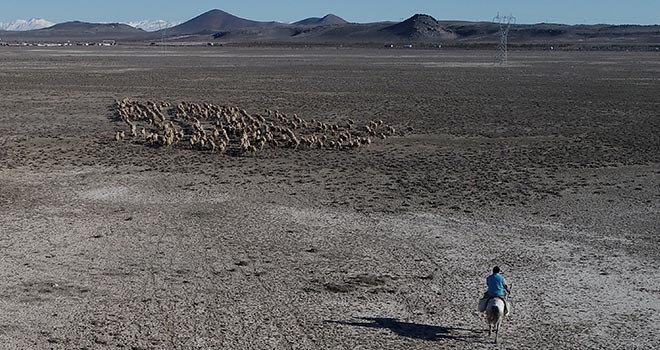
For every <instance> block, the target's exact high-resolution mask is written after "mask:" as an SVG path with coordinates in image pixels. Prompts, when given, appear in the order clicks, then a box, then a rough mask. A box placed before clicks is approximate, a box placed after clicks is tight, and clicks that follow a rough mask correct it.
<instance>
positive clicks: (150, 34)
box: [0, 10, 660, 45]
mask: <svg viewBox="0 0 660 350" xmlns="http://www.w3.org/2000/svg"><path fill="white" fill-rule="evenodd" d="M39 23H42V24H43V23H44V22H39V21H37V20H35V21H34V23H33V25H35V26H38V25H39ZM131 25H133V26H130V25H127V24H121V23H103V24H100V23H85V22H78V21H75V22H66V23H60V24H56V25H52V26H49V27H47V28H35V29H31V30H27V31H22V32H18V31H1V30H0V38H1V39H2V40H3V41H5V42H11V41H14V42H20V41H27V42H49V41H51V42H52V41H67V40H68V41H94V40H106V39H112V40H117V41H119V42H132V43H141V42H143V43H148V42H152V41H158V40H159V39H160V38H162V37H163V36H165V37H166V38H167V40H168V42H169V43H178V42H210V41H216V42H223V43H278V44H388V45H389V44H404V43H406V44H421V45H436V44H450V45H452V44H453V45H480V44H494V43H497V42H498V41H499V30H500V28H499V25H498V24H496V23H491V22H466V21H438V20H436V19H435V18H433V17H431V16H429V15H425V14H417V15H414V16H412V17H410V18H408V19H406V20H405V21H402V22H399V23H397V22H376V23H349V22H348V21H346V20H344V19H342V18H340V17H338V16H336V15H332V14H329V15H326V16H324V17H311V18H307V19H303V20H300V21H297V22H294V23H280V22H260V21H253V20H249V19H245V18H240V17H237V16H234V15H232V14H230V13H227V12H224V11H221V10H211V11H208V12H206V13H203V14H201V15H199V16H197V17H195V18H193V19H191V20H189V21H186V22H183V23H180V24H177V25H174V26H171V27H170V28H167V29H162V30H159V29H160V28H162V27H164V26H170V25H171V24H170V23H166V22H163V21H154V22H149V21H143V22H134V23H131ZM136 27H139V28H136ZM509 41H510V42H511V43H512V44H513V45H516V44H517V45H547V44H552V45H562V44H566V45H569V44H577V45H660V26H657V25H655V26H640V25H602V24H601V25H563V24H548V23H541V24H522V25H514V26H513V27H512V28H511V31H510V35H509Z"/></svg>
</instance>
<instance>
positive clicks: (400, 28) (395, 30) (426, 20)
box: [380, 14, 456, 41]
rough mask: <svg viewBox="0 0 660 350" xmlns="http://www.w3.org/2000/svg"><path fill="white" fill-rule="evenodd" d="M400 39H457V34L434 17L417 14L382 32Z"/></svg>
mask: <svg viewBox="0 0 660 350" xmlns="http://www.w3.org/2000/svg"><path fill="white" fill-rule="evenodd" d="M380 32H382V33H387V34H389V35H391V36H394V37H396V38H399V39H409V40H412V41H426V40H434V39H436V40H447V39H455V38H456V34H454V33H452V32H451V31H449V30H447V29H446V28H445V27H443V26H442V25H440V23H439V22H438V21H437V20H436V19H435V18H433V17H431V16H429V15H423V14H417V15H414V16H412V17H410V18H408V19H407V20H405V21H403V22H401V23H397V24H395V25H391V26H388V27H385V28H383V29H381V30H380Z"/></svg>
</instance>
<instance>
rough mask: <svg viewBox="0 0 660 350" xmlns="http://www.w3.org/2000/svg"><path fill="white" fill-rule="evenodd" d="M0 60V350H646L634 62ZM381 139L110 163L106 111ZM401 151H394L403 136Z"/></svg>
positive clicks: (367, 54)
mask: <svg viewBox="0 0 660 350" xmlns="http://www.w3.org/2000/svg"><path fill="white" fill-rule="evenodd" d="M491 60H492V54H491V53H489V52H478V51H442V52H440V51H412V50H409V51H390V50H366V49H344V50H340V51H337V50H336V49H290V50H284V49H241V48H221V49H208V48H185V49H183V48H182V49H174V48H172V49H167V50H165V51H161V50H159V49H158V50H152V49H149V48H130V47H116V48H108V49H105V48H104V49H98V48H74V49H66V50H64V49H48V50H35V49H27V48H22V49H16V48H2V50H0V63H1V64H0V77H1V78H2V82H3V84H2V88H1V89H0V135H1V136H0V146H1V147H0V160H1V162H0V183H1V184H2V186H0V246H1V247H2V254H1V256H2V258H1V259H0V272H1V273H2V278H1V279H0V281H2V282H0V283H1V288H0V293H2V298H1V299H0V300H2V302H1V303H0V308H1V311H2V312H0V341H1V342H2V344H3V346H5V347H7V348H25V349H27V348H35V349H42V348H56V349H76V348H78V349H82V348H87V349H104V348H112V349H115V348H128V349H151V348H153V349H162V348H181V349H190V348H237V349H243V348H254V349H273V348H275V349H280V348H281V349H291V348H297V349H317V348H319V349H325V348H344V349H355V348H374V349H380V348H387V349H397V348H400V349H404V348H405V349H409V348H420V349H425V348H428V349H430V348H434V349H435V348H466V349H471V348H490V347H493V345H492V341H491V340H490V339H489V338H488V336H487V333H485V332H484V330H485V324H484V322H483V320H482V319H480V317H479V315H477V314H476V313H475V311H474V309H475V306H476V299H477V298H478V297H479V295H480V294H481V292H482V290H483V278H484V277H485V276H486V275H487V273H488V271H489V270H490V268H492V266H493V265H494V264H499V265H500V266H501V267H502V268H503V270H504V273H505V276H506V277H507V278H508V280H509V281H510V282H512V283H513V290H514V295H513V299H512V302H513V313H512V316H511V317H510V318H509V319H508V320H507V321H506V323H505V325H504V330H503V335H502V342H501V344H500V347H504V348H565V349H569V348H575V349H585V348H650V347H652V344H657V343H658V342H660V338H659V336H658V334H660V333H659V331H660V329H659V325H660V318H659V316H658V315H660V273H659V271H658V268H657V264H658V256H659V255H658V247H659V245H658V243H659V239H658V232H659V230H658V223H659V216H658V202H659V199H660V192H659V191H658V188H659V186H658V178H659V177H660V173H659V171H658V161H659V159H658V158H659V155H660V151H659V145H660V141H659V136H658V135H660V125H659V124H660V118H658V114H657V111H658V110H660V108H659V107H660V101H659V100H658V98H657V91H659V88H660V60H659V59H658V56H657V54H654V53H608V54H607V55H605V54H603V53H585V52H576V53H558V52H513V53H512V55H511V62H512V65H511V66H510V67H493V66H492V65H491V64H490V62H491ZM125 96H130V97H134V98H144V99H163V100H178V101H180V100H192V101H200V102H204V101H206V102H212V103H217V104H230V105H237V106H242V107H244V108H246V109H248V110H249V111H251V112H259V111H261V110H263V108H272V109H278V110H281V111H283V112H286V113H296V114H298V115H300V116H303V117H305V118H316V119H320V120H324V121H327V122H335V121H338V120H344V119H345V118H349V117H350V118H353V119H356V120H359V121H365V122H366V121H368V120H372V119H383V120H384V121H386V122H388V123H391V124H393V125H394V126H395V127H396V128H397V129H398V130H402V131H404V133H403V135H400V136H398V137H394V138H388V139H387V140H385V141H384V142H379V143H377V144H374V145H372V146H371V147H368V148H363V149H360V150H357V151H345V152H337V151H321V150H298V151H294V150H267V151H264V152H262V153H259V154H258V156H257V157H255V158H252V157H245V158H241V157H233V158H232V157H226V156H225V157H222V156H219V155H217V154H215V155H214V154H208V153H202V152H196V151H192V150H185V149H178V150H169V149H159V148H149V147H144V146H142V145H140V144H137V143H132V142H130V141H127V142H123V143H117V142H114V141H112V137H113V135H114V131H115V130H116V129H117V128H118V127H119V125H117V124H115V123H114V122H113V121H112V120H111V119H110V118H108V112H107V106H108V105H109V104H111V103H112V101H113V99H115V98H123V97H125ZM409 128H412V129H411V131H408V130H409Z"/></svg>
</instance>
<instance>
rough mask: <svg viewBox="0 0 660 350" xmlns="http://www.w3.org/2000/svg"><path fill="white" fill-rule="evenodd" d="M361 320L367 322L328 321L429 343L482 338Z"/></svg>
mask: <svg viewBox="0 0 660 350" xmlns="http://www.w3.org/2000/svg"><path fill="white" fill-rule="evenodd" d="M359 319H360V320H363V321H367V322H345V321H326V322H328V323H335V324H341V325H347V326H354V327H367V328H378V329H389V330H390V331H392V332H394V333H395V334H397V335H399V336H402V337H406V338H415V339H421V340H428V341H441V340H455V341H465V342H467V341H478V340H477V339H475V338H481V337H479V336H478V333H481V331H475V330H472V329H467V328H459V327H443V326H432V325H427V324H419V323H410V322H400V321H399V320H397V319H396V318H379V317H360V318H359Z"/></svg>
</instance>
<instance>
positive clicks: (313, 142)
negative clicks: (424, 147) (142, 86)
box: [114, 98, 396, 155]
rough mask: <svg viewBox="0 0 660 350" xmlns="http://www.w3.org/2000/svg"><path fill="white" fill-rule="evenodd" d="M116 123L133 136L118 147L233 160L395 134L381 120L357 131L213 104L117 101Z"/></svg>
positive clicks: (123, 134) (349, 145)
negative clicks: (178, 150)
mask: <svg viewBox="0 0 660 350" xmlns="http://www.w3.org/2000/svg"><path fill="white" fill-rule="evenodd" d="M114 112H115V115H116V117H118V118H119V119H121V120H122V121H123V122H124V123H125V124H126V125H127V126H128V130H120V131H117V132H116V134H115V139H116V140H117V141H124V140H127V139H133V140H134V141H137V142H142V143H145V144H147V145H152V146H157V147H172V146H175V145H186V146H187V147H191V148H192V149H195V150H200V151H208V152H218V153H222V154H233V155H255V154H256V153H257V152H258V151H259V150H262V149H264V148H266V147H272V148H277V147H288V148H293V149H299V148H303V147H306V148H318V149H354V148H359V147H363V146H366V145H369V144H371V143H372V142H373V141H374V140H375V139H377V138H381V139H385V138H387V137H388V136H393V135H395V134H396V130H395V129H394V128H393V127H392V126H389V125H385V124H384V123H383V121H382V120H378V121H371V122H369V124H368V125H363V126H358V125H356V123H355V122H354V121H352V120H350V119H348V120H346V122H345V123H342V124H328V123H324V122H321V121H318V120H314V119H312V120H305V119H302V118H300V117H298V116H297V115H295V114H294V115H292V116H287V115H286V114H284V113H280V112H278V111H273V110H269V109H266V110H265V113H264V114H252V115H251V114H249V113H248V112H247V111H245V110H244V109H240V108H236V107H229V106H216V105H213V104H209V103H203V104H198V103H190V102H181V103H179V104H178V105H176V106H174V105H172V104H170V103H168V102H153V101H144V102H142V101H136V100H131V99H128V98H125V99H123V100H119V101H116V104H115V106H114Z"/></svg>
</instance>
